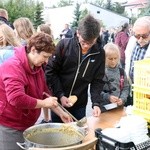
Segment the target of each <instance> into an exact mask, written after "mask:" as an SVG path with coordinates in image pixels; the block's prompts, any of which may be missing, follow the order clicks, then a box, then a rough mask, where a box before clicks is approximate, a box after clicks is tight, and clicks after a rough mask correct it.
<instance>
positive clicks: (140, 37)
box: [125, 17, 150, 83]
mask: <svg viewBox="0 0 150 150" xmlns="http://www.w3.org/2000/svg"><path fill="white" fill-rule="evenodd" d="M133 33H134V36H132V37H131V38H130V39H129V42H128V44H127V47H126V50H125V55H126V61H125V64H126V66H125V71H126V73H127V76H128V78H129V79H131V81H132V82H131V83H133V78H134V77H133V74H134V61H137V60H142V59H144V58H146V57H150V44H149V42H150V17H141V18H139V19H137V20H136V22H135V23H134V26H133Z"/></svg>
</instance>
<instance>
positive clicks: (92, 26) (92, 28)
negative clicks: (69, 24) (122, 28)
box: [78, 15, 101, 42]
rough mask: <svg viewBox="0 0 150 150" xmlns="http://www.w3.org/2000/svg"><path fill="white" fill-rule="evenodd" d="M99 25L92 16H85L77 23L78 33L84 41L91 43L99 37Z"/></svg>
mask: <svg viewBox="0 0 150 150" xmlns="http://www.w3.org/2000/svg"><path fill="white" fill-rule="evenodd" d="M100 28H101V26H100V23H99V22H98V20H97V19H95V18H94V17H93V16H92V15H87V16H85V18H83V19H82V20H81V21H80V22H79V26H78V33H79V34H80V35H81V36H82V38H83V39H84V40H86V41H89V42H90V41H93V40H94V39H95V38H97V37H98V36H99V33H100Z"/></svg>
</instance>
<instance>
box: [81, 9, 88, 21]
mask: <svg viewBox="0 0 150 150" xmlns="http://www.w3.org/2000/svg"><path fill="white" fill-rule="evenodd" d="M88 13H89V12H88V10H87V9H84V10H82V11H81V14H80V16H79V20H81V19H82V18H84V17H85V16H86V15H87V14H88Z"/></svg>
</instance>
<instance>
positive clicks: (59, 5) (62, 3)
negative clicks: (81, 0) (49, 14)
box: [57, 0, 73, 7]
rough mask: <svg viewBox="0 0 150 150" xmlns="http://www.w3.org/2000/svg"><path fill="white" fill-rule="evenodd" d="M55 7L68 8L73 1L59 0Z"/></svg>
mask: <svg viewBox="0 0 150 150" xmlns="http://www.w3.org/2000/svg"><path fill="white" fill-rule="evenodd" d="M57 5H58V6H57V7H64V6H70V5H73V1H72V0H60V2H59V3H57Z"/></svg>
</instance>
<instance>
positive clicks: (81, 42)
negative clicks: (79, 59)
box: [79, 36, 96, 46]
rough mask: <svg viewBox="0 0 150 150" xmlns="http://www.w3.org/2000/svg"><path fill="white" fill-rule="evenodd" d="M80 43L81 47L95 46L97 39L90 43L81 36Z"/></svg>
mask: <svg viewBox="0 0 150 150" xmlns="http://www.w3.org/2000/svg"><path fill="white" fill-rule="evenodd" d="M79 42H80V44H81V45H88V46H92V45H94V44H95V42H96V39H94V40H93V41H92V42H88V41H85V40H84V39H83V38H82V37H81V36H80V37H79Z"/></svg>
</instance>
